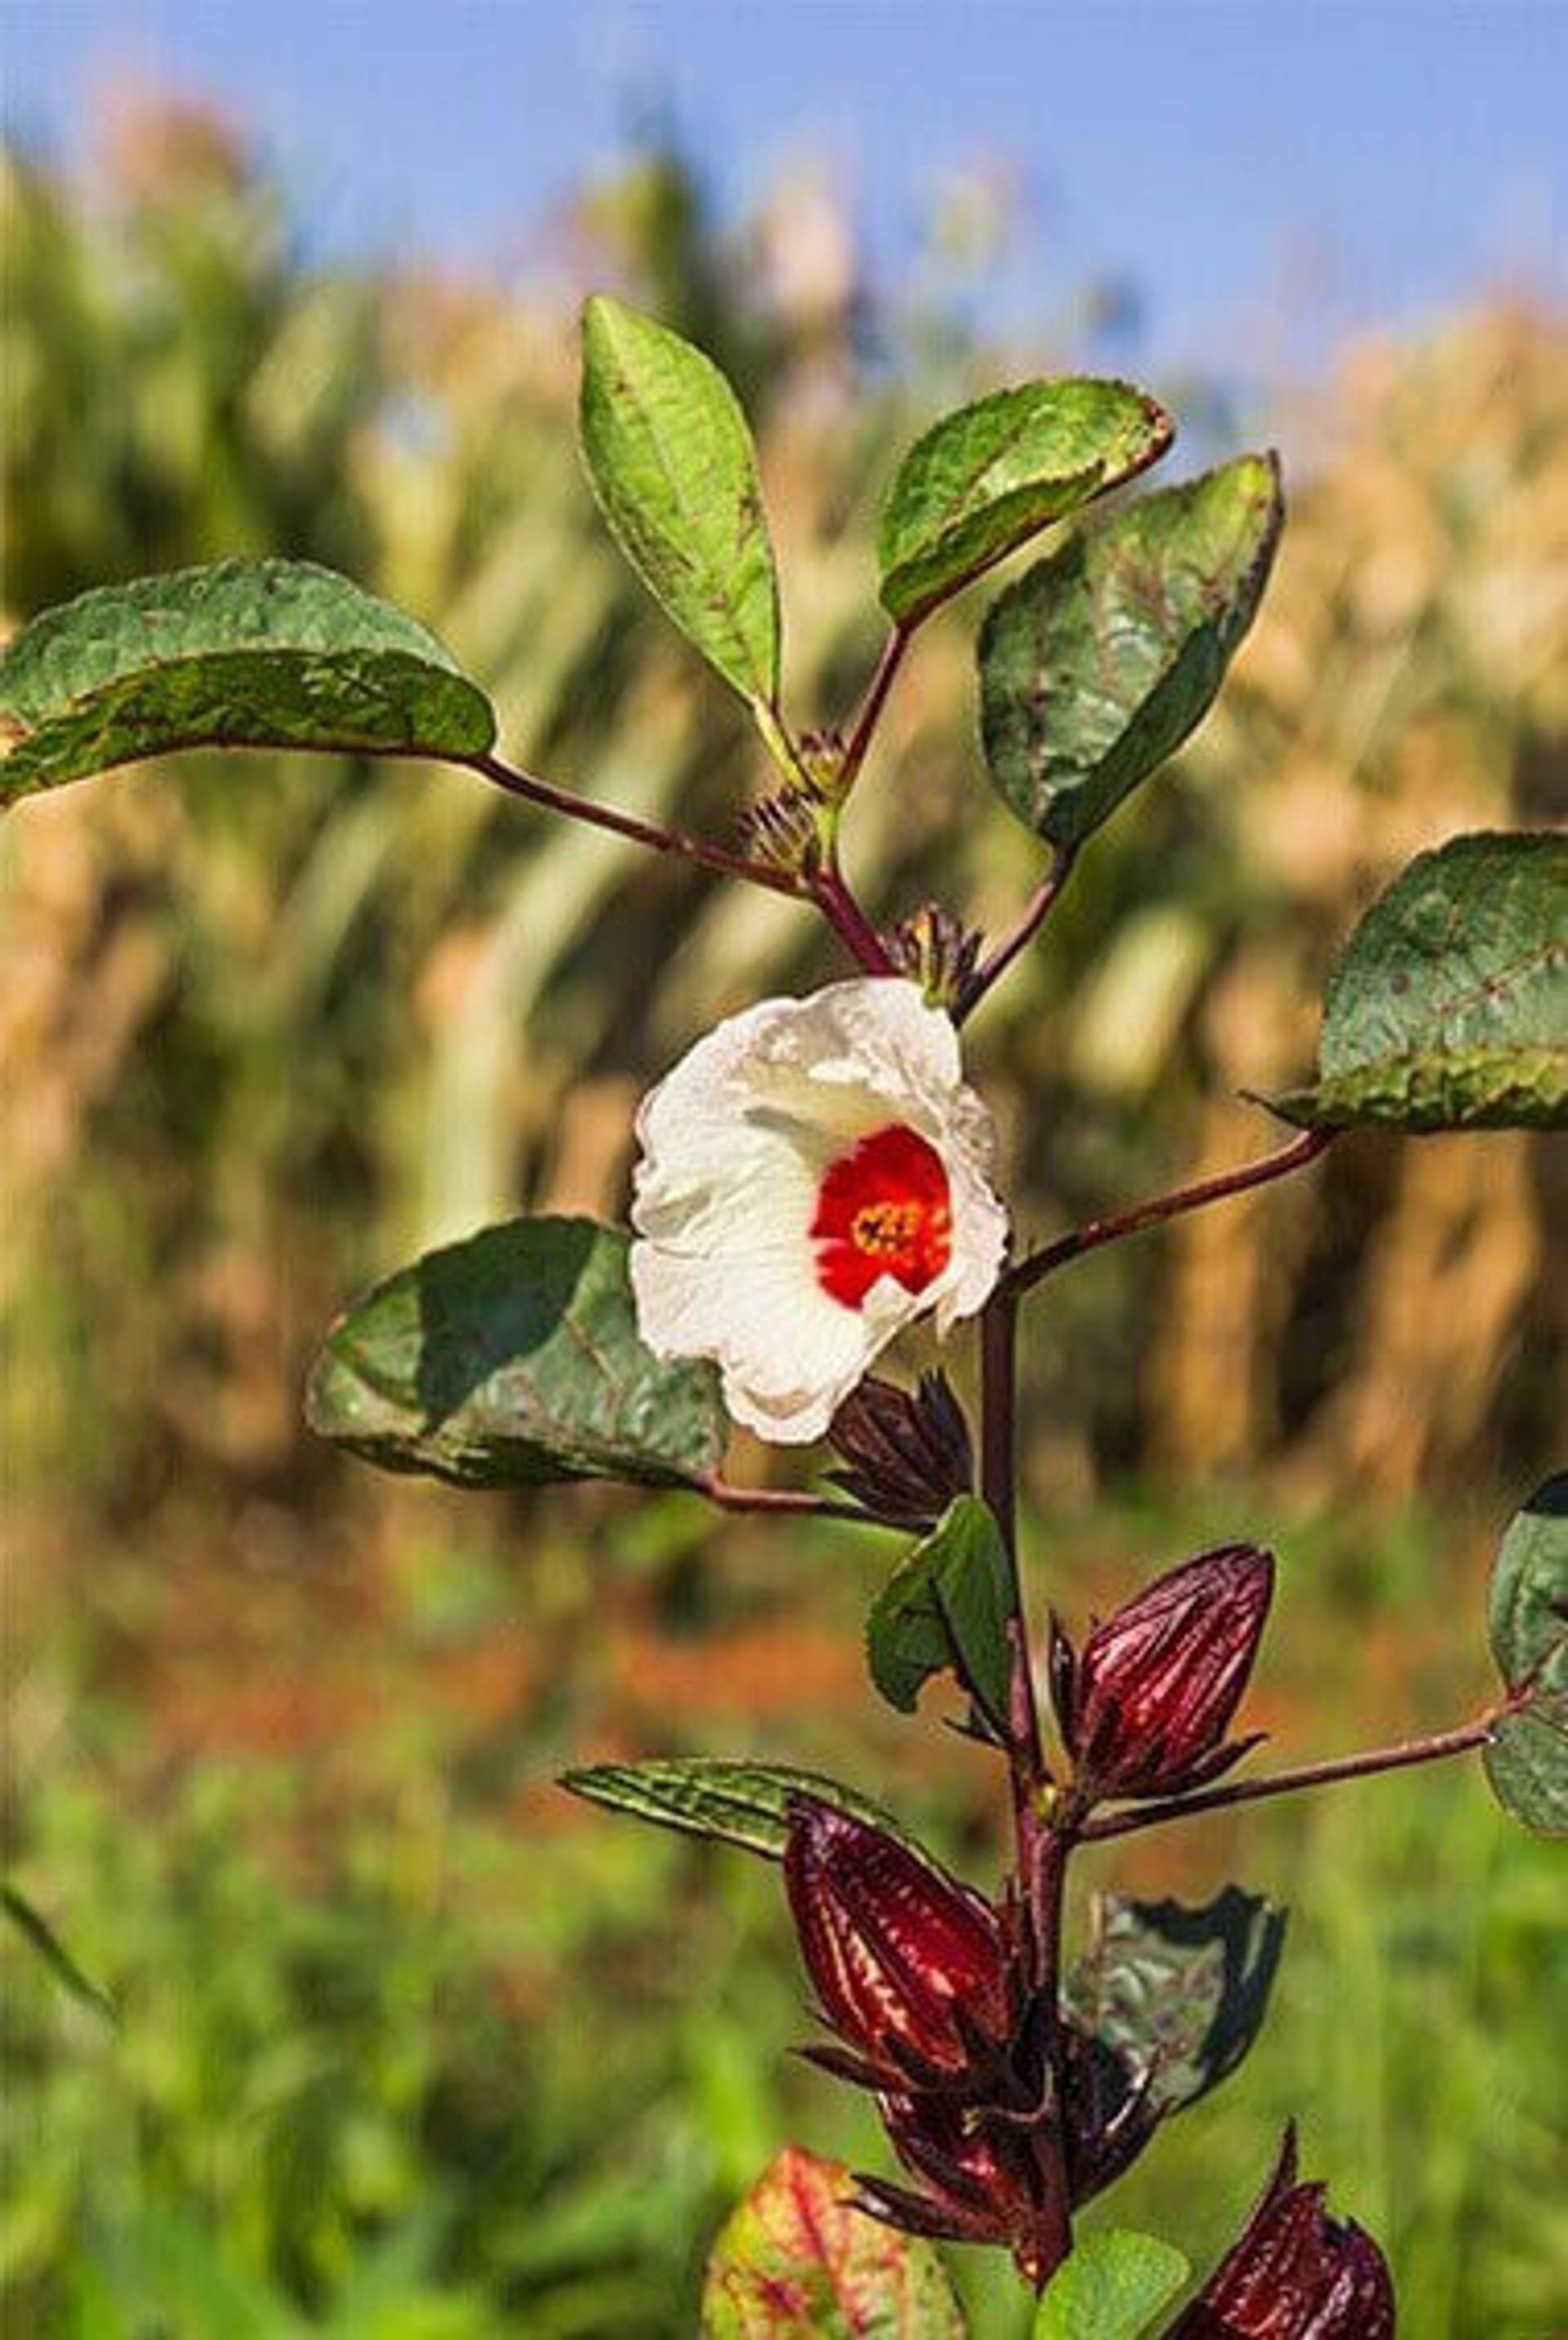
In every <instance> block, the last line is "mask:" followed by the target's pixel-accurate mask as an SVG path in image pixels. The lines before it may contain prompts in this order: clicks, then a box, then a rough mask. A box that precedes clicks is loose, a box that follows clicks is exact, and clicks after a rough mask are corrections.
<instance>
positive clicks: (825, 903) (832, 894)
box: [806, 847, 898, 975]
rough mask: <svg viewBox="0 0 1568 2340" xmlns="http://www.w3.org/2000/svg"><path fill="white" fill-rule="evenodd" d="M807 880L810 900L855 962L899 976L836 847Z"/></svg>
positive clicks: (875, 971)
mask: <svg viewBox="0 0 1568 2340" xmlns="http://www.w3.org/2000/svg"><path fill="white" fill-rule="evenodd" d="M806 883H807V885H808V887H809V888H810V894H811V899H812V900H813V901H814V902H815V903H816V905H817V907H818V908H819V910H820V911H821V913H822V916H823V917H825V918H826V919H827V921H828V923H829V926H830V927H832V929H833V931H834V933H835V934H836V935H837V936H838V937H839V941H840V942H841V943H842V944H843V946H844V947H845V949H846V950H847V951H848V952H849V956H850V957H851V958H852V959H854V960H855V962H856V964H857V965H858V966H859V967H864V968H865V970H866V972H867V974H868V975H896V974H897V973H898V968H897V967H896V966H895V964H894V961H893V956H892V953H891V952H890V951H889V950H888V946H887V944H886V943H885V942H884V941H883V940H882V937H881V936H880V935H879V934H878V932H877V929H876V927H874V926H873V925H872V924H871V921H870V919H869V918H868V917H867V916H866V913H865V911H864V910H863V909H862V908H861V907H860V905H859V903H858V901H857V900H856V899H855V897H854V895H853V894H852V893H851V892H850V890H849V881H848V879H847V878H846V877H845V876H844V873H843V871H842V870H841V869H840V868H839V855H838V850H837V848H836V847H830V848H829V851H828V853H827V854H826V855H825V857H824V858H823V859H822V860H821V862H820V863H819V865H818V867H817V868H815V869H812V870H810V871H809V872H808V875H807V879H806Z"/></svg>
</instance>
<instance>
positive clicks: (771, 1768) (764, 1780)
mask: <svg viewBox="0 0 1568 2340" xmlns="http://www.w3.org/2000/svg"><path fill="white" fill-rule="evenodd" d="M561 1786H562V1787H563V1788H565V1789H567V1790H570V1792H571V1794H572V1795H574V1796H581V1797H582V1798H583V1799H584V1800H586V1801H587V1802H589V1803H590V1804H602V1805H604V1806H605V1808H606V1809H607V1810H610V1811H615V1812H630V1813H632V1814H633V1815H634V1817H635V1818H637V1819H643V1820H651V1821H652V1822H653V1823H654V1824H655V1826H656V1827H659V1828H669V1829H680V1830H681V1831H682V1832H683V1833H684V1834H686V1835H688V1836H707V1837H717V1838H718V1839H719V1840H720V1841H721V1842H722V1843H725V1844H735V1845H739V1847H740V1849H741V1850H742V1851H743V1852H759V1853H761V1854H762V1856H763V1857H764V1859H768V1860H782V1859H783V1858H784V1847H785V1845H786V1843H787V1841H788V1839H789V1802H790V1799H791V1798H792V1797H794V1796H813V1797H815V1798H816V1800H817V1801H818V1802H819V1803H820V1804H830V1805H831V1806H832V1807H833V1809H834V1810H835V1811H840V1812H851V1813H853V1815H854V1816H855V1818H856V1819H860V1820H866V1821H868V1823H869V1824H870V1826H871V1827H873V1828H878V1829H882V1830H884V1832H885V1833H886V1834H888V1835H889V1836H896V1837H902V1836H903V1835H904V1831H903V1829H901V1828H900V1827H899V1825H898V1821H897V1820H896V1819H894V1818H893V1816H892V1814H891V1813H890V1812H887V1811H884V1810H883V1809H882V1807H881V1805H880V1804H878V1803H875V1802H873V1801H872V1800H871V1798H870V1797H869V1796H862V1795H858V1794H857V1792H856V1791H855V1790H854V1789H853V1788H846V1787H844V1786H843V1785H842V1784H841V1783H840V1782H839V1780H829V1779H825V1778H824V1777H823V1776H822V1775H821V1773H820V1772H817V1771H797V1770H792V1769H791V1768H790V1767H789V1765H788V1764H784V1763H733V1762H730V1761H729V1760H727V1759H726V1758H724V1757H722V1756H715V1755H668V1756H655V1757H651V1758H650V1759H649V1760H646V1761H643V1762H640V1763H595V1764H592V1765H590V1766H589V1767H588V1768H587V1769H585V1770H576V1771H565V1772H563V1773H562V1774H561Z"/></svg>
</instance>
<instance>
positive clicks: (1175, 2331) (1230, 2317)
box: [1166, 2126, 1394, 2340]
mask: <svg viewBox="0 0 1568 2340" xmlns="http://www.w3.org/2000/svg"><path fill="white" fill-rule="evenodd" d="M1295 2168H1296V2157H1295V2127H1294V2126H1292V2127H1289V2128H1287V2129H1286V2130H1285V2142H1284V2145H1283V2146H1282V2147H1281V2150H1280V2157H1279V2161H1278V2163H1277V2165H1276V2166H1275V2172H1274V2175H1273V2176H1272V2177H1271V2178H1270V2180H1269V2182H1268V2185H1267V2186H1266V2188H1265V2191H1264V2195H1263V2197H1262V2199H1261V2200H1260V2201H1259V2203H1258V2205H1257V2207H1256V2208H1255V2210H1254V2212H1253V2214H1252V2216H1251V2217H1250V2218H1249V2219H1248V2221H1247V2223H1246V2226H1245V2229H1244V2231H1243V2233H1242V2236H1241V2238H1240V2240H1239V2241H1238V2242H1237V2243H1236V2245H1235V2246H1234V2247H1233V2248H1232V2249H1231V2250H1230V2251H1228V2252H1227V2253H1226V2256H1225V2257H1224V2258H1223V2259H1222V2260H1221V2261H1220V2264H1219V2266H1217V2267H1216V2269H1215V2271H1214V2273H1213V2275H1211V2276H1210V2277H1209V2279H1208V2281H1207V2283H1206V2284H1205V2285H1204V2287H1203V2289H1202V2291H1201V2292H1200V2293H1199V2294H1198V2295H1197V2297H1196V2299H1195V2300H1193V2301H1192V2302H1191V2304H1190V2305H1189V2306H1188V2307H1187V2308H1186V2310H1185V2311H1184V2313H1183V2314H1182V2315H1181V2316H1180V2317H1178V2319H1177V2321H1176V2323H1175V2324H1174V2325H1172V2326H1171V2328H1170V2331H1169V2333H1168V2334H1167V2335H1166V2340H1392V2335H1393V2333H1394V2282H1393V2278H1392V2276H1390V2274H1389V2271H1388V2262H1387V2261H1386V2259H1385V2258H1384V2256H1383V2253H1382V2252H1381V2251H1380V2250H1379V2249H1378V2246H1377V2245H1376V2244H1375V2243H1374V2241H1373V2239H1372V2237H1371V2236H1370V2235H1368V2234H1367V2233H1366V2232H1365V2230H1364V2229H1363V2228H1362V2227H1360V2226H1356V2225H1355V2222H1354V2220H1350V2219H1345V2220H1341V2219H1337V2218H1331V2217H1330V2216H1329V2215H1328V2213H1327V2211H1326V2210H1325V2207H1324V2200H1323V2196H1324V2188H1323V2187H1322V2186H1302V2185H1298V2184H1297V2183H1296V2175H1295Z"/></svg>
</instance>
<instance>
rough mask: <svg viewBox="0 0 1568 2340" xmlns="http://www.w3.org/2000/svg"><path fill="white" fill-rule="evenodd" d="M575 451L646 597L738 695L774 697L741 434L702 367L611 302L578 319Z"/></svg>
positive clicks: (763, 535)
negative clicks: (579, 366) (579, 383)
mask: <svg viewBox="0 0 1568 2340" xmlns="http://www.w3.org/2000/svg"><path fill="white" fill-rule="evenodd" d="M580 421H581V435H582V451H583V455H584V457H585V459H586V461H587V463H588V471H589V477H590V480H591V481H592V482H593V491H594V494H595V495H596V496H597V497H598V499H599V503H600V510H601V511H602V512H603V514H604V517H605V519H606V520H607V521H609V523H610V528H611V529H612V530H613V531H614V533H615V536H616V538H617V540H619V542H620V548H621V550H622V551H623V552H624V553H625V555H626V557H627V559H628V560H630V563H631V565H632V567H633V568H634V569H635V570H637V573H638V575H639V576H640V578H641V579H642V581H643V583H644V584H645V585H646V586H647V588H648V590H649V591H650V593H651V594H652V595H653V596H654V598H655V600H658V601H660V602H661V603H662V604H663V606H664V608H665V610H667V611H668V612H669V614H670V617H671V618H673V619H674V620H675V622H676V624H677V625H678V626H679V627H680V630H681V631H682V632H683V633H684V634H685V635H686V636H687V637H688V639H689V640H691V641H693V642H694V643H695V644H696V646H697V648H698V649H700V651H701V652H702V654H703V656H704V657H705V658H707V659H710V660H711V661H712V663H713V665H714V666H716V667H717V668H718V669H719V673H720V674H721V675H722V676H723V677H724V679H725V680H726V682H728V683H730V684H732V685H733V687H734V688H735V689H737V690H738V691H739V693H740V695H741V697H742V698H743V699H750V700H751V701H752V702H753V703H754V704H759V705H761V706H764V707H768V708H771V707H773V706H774V705H775V704H776V702H777V700H778V697H779V580H778V577H777V575H776V573H775V570H774V566H773V547H772V543H771V541H770V540H769V534H768V521H767V517H766V515H765V513H764V511H763V509H762V488H761V483H760V481H759V479H758V476H757V456H756V451H755V450H754V448H753V446H752V443H751V433H750V431H749V430H748V428H747V425H746V418H745V416H744V415H743V414H742V412H741V411H740V407H739V402H738V401H737V399H736V396H735V393H734V392H733V391H732V390H731V389H730V387H729V383H728V382H726V381H725V379H724V376H723V375H722V374H721V373H720V372H719V369H718V367H717V366H716V365H715V364H714V363H713V362H712V360H711V359H710V358H707V357H705V356H704V355H703V353H702V352H701V351H700V350H698V349H693V347H692V345H691V343H690V342H685V341H682V340H681V338H680V334H679V333H672V332H670V331H669V330H668V328H667V327H665V326H663V325H660V324H656V323H655V322H654V321H653V319H652V318H651V317H644V316H642V315H640V313H639V312H638V311H637V310H635V309H629V308H627V307H626V306H625V304H624V302H620V301H614V300H611V299H610V296H609V295H608V294H607V293H602V292H600V293H596V294H595V295H594V297H593V298H592V299H591V300H590V302H588V303H587V305H586V306H585V308H584V310H583V312H582V396H581V415H580Z"/></svg>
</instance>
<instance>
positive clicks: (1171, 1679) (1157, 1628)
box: [1050, 1543, 1274, 1801]
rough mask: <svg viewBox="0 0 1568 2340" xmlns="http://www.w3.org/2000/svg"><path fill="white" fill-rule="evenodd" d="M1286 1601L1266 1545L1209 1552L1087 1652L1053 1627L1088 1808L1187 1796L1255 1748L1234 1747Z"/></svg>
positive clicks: (1057, 1701) (1061, 1692) (1107, 1623)
mask: <svg viewBox="0 0 1568 2340" xmlns="http://www.w3.org/2000/svg"><path fill="white" fill-rule="evenodd" d="M1273 1591H1274V1559H1273V1555H1272V1554H1271V1553H1269V1552H1262V1551H1260V1550H1259V1549H1258V1547H1257V1546H1256V1545H1255V1544H1246V1543H1236V1544H1223V1545H1221V1546H1220V1547H1219V1548H1218V1549H1217V1550H1216V1551H1214V1552H1201V1553H1200V1554H1199V1555H1198V1557H1197V1558H1196V1560H1189V1561H1187V1562H1185V1564H1184V1565H1183V1566H1182V1567H1180V1568H1176V1569H1172V1570H1171V1572H1169V1574H1168V1575H1166V1576H1162V1577H1160V1578H1158V1579H1157V1580H1156V1582H1155V1583H1153V1584H1151V1585H1149V1586H1148V1587H1147V1589H1146V1591H1143V1592H1140V1593H1139V1594H1138V1595H1137V1596H1136V1599H1135V1600H1132V1601H1127V1602H1126V1604H1125V1605H1124V1606H1123V1607H1122V1608H1120V1609H1118V1610H1116V1611H1115V1613H1114V1614H1113V1615H1112V1616H1110V1617H1107V1618H1106V1619H1105V1620H1104V1621H1096V1622H1094V1623H1093V1625H1092V1627H1091V1630H1090V1632H1089V1635H1088V1638H1087V1641H1086V1642H1085V1643H1084V1646H1083V1648H1082V1650H1081V1651H1074V1649H1073V1646H1072V1643H1071V1642H1070V1641H1069V1640H1068V1639H1067V1633H1066V1632H1065V1631H1064V1630H1063V1628H1062V1626H1061V1624H1060V1622H1059V1621H1058V1620H1057V1619H1056V1618H1055V1617H1053V1619H1052V1621H1051V1660H1050V1663H1051V1696H1052V1702H1053V1704H1054V1706H1055V1708H1056V1712H1057V1723H1058V1725H1059V1727H1060V1730H1061V1734H1062V1740H1063V1743H1064V1745H1065V1746H1066V1748H1067V1752H1068V1754H1069V1755H1070V1756H1071V1757H1072V1760H1073V1764H1074V1767H1075V1773H1076V1782H1075V1784H1076V1787H1077V1791H1078V1794H1079V1795H1080V1797H1081V1798H1082V1799H1083V1800H1085V1801H1093V1800H1095V1799H1096V1798H1097V1797H1102V1796H1135V1797H1136V1796H1179V1795H1185V1794H1186V1792H1187V1791H1188V1790H1190V1789H1193V1788H1200V1787H1204V1786H1206V1784H1207V1783H1208V1781H1210V1780H1216V1779H1217V1778H1218V1777H1219V1775H1220V1773H1221V1772H1222V1771H1226V1770H1229V1769H1230V1767H1231V1765H1232V1764H1233V1763H1236V1762H1237V1761H1239V1760H1240V1759H1241V1757H1242V1756H1243V1755H1245V1753H1246V1752H1247V1750H1249V1748H1252V1747H1255V1746H1256V1744H1257V1741H1258V1737H1260V1736H1261V1733H1259V1734H1256V1735H1255V1736H1254V1737H1252V1738H1250V1739H1241V1740H1230V1741H1228V1742H1227V1741H1226V1731H1227V1730H1228V1729H1229V1728H1230V1723H1231V1719H1232V1717H1233V1716H1234V1714H1235V1712H1236V1707H1237V1705H1238V1704H1239V1703H1240V1700H1241V1696H1242V1693H1243V1691H1245V1688H1246V1684H1247V1680H1248V1677H1249V1676H1250V1674H1251V1672H1252V1668H1253V1661H1254V1660H1255V1657H1256V1655H1257V1647H1258V1642H1259V1640H1260V1639H1261V1637H1262V1633H1263V1628H1264V1623H1265V1619H1266V1618H1267V1615H1268V1608H1269V1601H1270V1600H1271V1598H1272V1596H1273Z"/></svg>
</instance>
